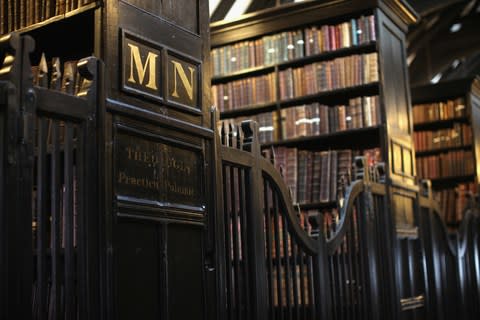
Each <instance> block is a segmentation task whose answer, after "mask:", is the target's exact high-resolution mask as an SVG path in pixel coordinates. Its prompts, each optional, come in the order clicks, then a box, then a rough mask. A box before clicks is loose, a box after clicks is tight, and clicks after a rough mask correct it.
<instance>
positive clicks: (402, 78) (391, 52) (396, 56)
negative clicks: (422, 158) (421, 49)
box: [379, 13, 411, 134]
mask: <svg viewBox="0 0 480 320" xmlns="http://www.w3.org/2000/svg"><path fill="white" fill-rule="evenodd" d="M379 16H380V17H382V16H383V15H382V14H381V13H379ZM379 22H380V23H381V26H380V57H381V58H380V68H381V72H382V77H383V82H382V84H383V93H384V103H385V113H386V120H387V125H388V128H389V129H391V131H392V132H395V133H404V134H409V133H410V131H411V129H410V127H411V126H410V116H409V112H410V110H409V108H410V107H409V97H408V88H407V76H406V65H405V62H406V58H405V47H404V43H405V42H404V35H403V33H402V32H401V31H400V30H399V29H398V27H396V26H395V25H394V24H393V23H392V22H390V21H389V20H387V19H386V18H385V17H384V16H383V18H381V19H379Z"/></svg>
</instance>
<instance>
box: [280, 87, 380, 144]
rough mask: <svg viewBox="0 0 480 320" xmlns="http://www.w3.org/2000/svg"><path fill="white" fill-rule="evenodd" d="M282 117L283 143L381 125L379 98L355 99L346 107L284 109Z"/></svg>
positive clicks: (309, 106)
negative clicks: (284, 140) (289, 140)
mask: <svg viewBox="0 0 480 320" xmlns="http://www.w3.org/2000/svg"><path fill="white" fill-rule="evenodd" d="M280 114H281V126H282V127H281V128H282V130H281V138H282V139H291V138H297V137H308V136H316V135H320V134H329V133H333V132H338V131H344V130H351V129H359V128H364V127H371V126H376V125H378V124H379V122H380V108H379V103H378V96H368V97H357V98H353V99H350V100H349V104H348V105H347V106H343V105H342V106H326V105H321V104H319V103H313V104H309V105H301V106H295V107H290V108H287V109H282V110H281V111H280Z"/></svg>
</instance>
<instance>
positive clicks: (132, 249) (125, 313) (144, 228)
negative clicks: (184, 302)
mask: <svg viewBox="0 0 480 320" xmlns="http://www.w3.org/2000/svg"><path fill="white" fill-rule="evenodd" d="M116 239H117V242H116V243H117V245H116V247H115V257H116V262H117V263H116V265H117V268H118V269H117V274H116V278H117V279H118V282H117V287H116V292H117V295H118V296H117V306H118V314H117V319H121V320H131V319H145V320H150V319H151V320H153V319H159V318H160V302H161V301H160V288H161V287H163V286H164V284H160V286H159V281H160V248H159V246H160V241H159V234H158V231H157V228H156V227H155V225H151V224H143V223H132V222H124V223H119V224H118V225H117V227H116Z"/></svg>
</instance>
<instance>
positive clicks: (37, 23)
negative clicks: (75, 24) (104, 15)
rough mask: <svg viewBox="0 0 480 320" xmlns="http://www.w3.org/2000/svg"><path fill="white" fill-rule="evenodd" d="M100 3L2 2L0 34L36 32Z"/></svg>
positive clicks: (67, 0)
mask: <svg viewBox="0 0 480 320" xmlns="http://www.w3.org/2000/svg"><path fill="white" fill-rule="evenodd" d="M100 3H101V1H96V0H44V1H34V0H16V1H8V0H2V1H0V34H6V33H9V32H12V31H21V32H27V31H30V30H34V29H37V28H40V27H43V26H45V25H47V24H49V23H52V22H55V21H59V20H62V19H65V18H68V17H71V16H73V15H76V14H79V13H82V12H84V11H87V10H91V9H93V8H96V7H98V6H99V5H100Z"/></svg>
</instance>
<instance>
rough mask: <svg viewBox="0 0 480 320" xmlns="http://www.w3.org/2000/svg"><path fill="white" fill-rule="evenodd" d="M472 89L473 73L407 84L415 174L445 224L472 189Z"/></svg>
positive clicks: (453, 222) (454, 221) (458, 213)
mask: <svg viewBox="0 0 480 320" xmlns="http://www.w3.org/2000/svg"><path fill="white" fill-rule="evenodd" d="M478 88H479V80H478V78H473V79H460V80H453V81H446V82H440V83H437V84H429V85H423V86H418V87H414V88H412V101H413V124H414V142H415V155H416V158H417V159H416V160H417V173H418V176H419V178H428V179H431V181H432V189H433V191H434V192H435V196H436V198H437V199H438V201H439V202H440V205H441V208H442V209H443V212H444V216H443V217H442V218H443V219H444V221H445V223H446V224H447V225H449V226H451V227H457V226H458V225H459V222H460V221H461V220H462V218H463V217H462V215H463V210H464V209H465V207H466V205H467V204H468V195H469V194H475V193H476V192H477V190H478V187H477V184H478V171H477V170H478V169H477V168H478V160H477V159H478V157H479V153H478V147H477V144H478V142H477V141H478V128H477V126H478V123H477V122H476V121H475V120H474V119H476V117H478V116H477V113H478V111H477V109H478V106H479V103H478V101H479V100H478V96H479V90H478Z"/></svg>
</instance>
